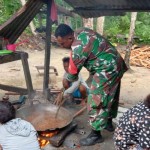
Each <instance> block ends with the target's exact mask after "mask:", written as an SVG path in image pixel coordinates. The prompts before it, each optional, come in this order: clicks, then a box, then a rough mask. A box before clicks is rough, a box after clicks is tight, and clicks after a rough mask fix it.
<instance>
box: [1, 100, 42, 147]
mask: <svg viewBox="0 0 150 150" xmlns="http://www.w3.org/2000/svg"><path fill="white" fill-rule="evenodd" d="M0 149H2V150H40V147H39V143H38V139H37V132H36V130H35V129H34V127H33V126H32V125H31V123H29V122H27V121H25V120H22V119H20V118H16V111H15V108H14V107H13V105H12V104H11V103H10V102H9V101H0Z"/></svg>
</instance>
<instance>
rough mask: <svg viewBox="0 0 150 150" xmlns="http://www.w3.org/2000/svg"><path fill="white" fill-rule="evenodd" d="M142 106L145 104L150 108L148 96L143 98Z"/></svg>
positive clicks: (149, 96)
mask: <svg viewBox="0 0 150 150" xmlns="http://www.w3.org/2000/svg"><path fill="white" fill-rule="evenodd" d="M144 104H145V105H146V106H147V107H148V108H150V94H149V95H148V96H147V97H146V98H145V100H144Z"/></svg>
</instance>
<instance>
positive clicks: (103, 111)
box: [55, 24, 127, 146]
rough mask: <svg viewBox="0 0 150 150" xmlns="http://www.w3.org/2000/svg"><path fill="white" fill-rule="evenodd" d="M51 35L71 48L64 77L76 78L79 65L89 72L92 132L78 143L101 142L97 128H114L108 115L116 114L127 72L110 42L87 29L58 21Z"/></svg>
mask: <svg viewBox="0 0 150 150" xmlns="http://www.w3.org/2000/svg"><path fill="white" fill-rule="evenodd" d="M55 37H56V39H57V42H58V44H59V45H60V46H62V47H64V48H68V49H71V55H70V63H69V74H68V76H67V79H68V80H69V81H70V82H73V81H75V80H77V79H78V74H79V72H80V70H81V69H82V67H83V66H84V67H85V68H86V69H87V70H88V71H89V72H90V73H91V74H92V75H93V79H92V83H91V87H90V90H89V95H88V102H87V109H88V115H89V123H90V125H91V129H92V131H91V133H90V134H89V135H88V136H87V137H86V138H84V139H81V140H80V144H81V145H87V146H88V145H94V144H96V143H100V142H103V138H102V135H101V130H103V129H104V128H105V129H107V130H108V131H114V127H113V125H112V118H115V117H116V116H117V110H118V103H119V93H120V82H121V78H122V76H123V74H124V73H125V72H126V71H127V67H126V65H125V62H124V60H123V59H122V57H121V56H120V54H119V53H118V52H117V50H116V49H115V47H114V46H113V45H111V44H110V43H109V42H108V41H107V40H106V39H105V38H104V37H102V36H101V35H100V34H98V33H96V32H94V31H93V30H91V29H88V28H82V29H79V30H77V31H73V30H72V29H71V28H70V27H69V26H68V25H66V24H60V25H59V26H58V27H57V29H56V31H55Z"/></svg>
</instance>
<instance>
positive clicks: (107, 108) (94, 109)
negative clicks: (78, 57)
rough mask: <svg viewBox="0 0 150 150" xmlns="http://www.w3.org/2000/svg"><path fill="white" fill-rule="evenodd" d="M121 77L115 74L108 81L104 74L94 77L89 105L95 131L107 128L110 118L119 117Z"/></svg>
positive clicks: (90, 120)
mask: <svg viewBox="0 0 150 150" xmlns="http://www.w3.org/2000/svg"><path fill="white" fill-rule="evenodd" d="M121 77H122V76H118V75H115V74H114V75H113V76H112V77H111V78H110V79H109V80H108V78H105V76H104V75H103V74H95V75H94V76H93V80H92V84H91V89H90V93H89V95H88V103H87V109H88V115H89V123H90V125H91V127H92V129H93V130H96V131H101V130H102V129H104V128H105V127H106V126H107V121H108V118H115V117H116V116H117V111H118V104H119V95H120V83H121Z"/></svg>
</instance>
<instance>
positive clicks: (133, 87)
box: [0, 47, 150, 150]
mask: <svg viewBox="0 0 150 150" xmlns="http://www.w3.org/2000/svg"><path fill="white" fill-rule="evenodd" d="M26 52H28V54H29V59H28V61H29V67H30V72H31V76H32V82H33V87H34V89H35V90H36V89H42V87H43V76H40V75H39V74H38V72H37V70H36V68H35V66H37V65H44V51H38V50H26ZM69 54H70V51H68V50H64V49H60V48H55V47H52V50H51V62H50V65H51V66H54V67H56V68H57V71H58V74H59V76H54V75H50V78H51V85H53V86H57V87H58V88H61V87H62V85H61V80H62V76H63V72H64V70H63V66H62V58H63V57H65V56H69ZM131 69H132V73H131V72H127V73H125V75H124V77H123V79H122V83H121V95H120V101H121V102H122V103H123V107H131V106H132V105H135V104H136V103H137V102H138V101H141V100H143V98H144V97H145V96H146V95H147V94H149V93H150V86H149V85H150V70H149V69H146V68H143V67H133V66H132V67H131ZM81 74H82V76H83V77H84V79H85V80H86V79H87V78H88V72H87V71H86V69H84V68H83V69H82V71H81ZM0 77H1V79H0V82H1V84H6V85H7V84H8V85H14V86H20V87H26V84H25V80H24V74H23V68H22V64H21V61H15V62H11V63H7V64H1V67H0ZM5 92H6V91H2V90H0V99H1V98H2V97H3V96H4V93H5ZM86 117H87V116H86V113H85V115H81V116H80V117H79V118H78V119H77V122H78V124H79V126H80V125H83V126H84V127H85V128H86V131H87V133H86V134H85V135H82V136H80V135H78V136H80V137H84V136H86V135H87V134H88V133H89V132H90V130H89V127H88V125H87V122H86V120H87V119H86ZM83 118H84V119H83ZM102 134H103V135H104V139H105V142H104V143H103V144H96V145H95V146H90V147H82V148H77V149H82V150H84V149H89V150H91V149H93V150H99V149H100V150H108V149H110V150H114V149H115V148H114V145H113V140H112V137H113V133H107V132H106V131H103V133H102ZM72 136H73V135H72ZM75 136H76V135H75ZM50 149H54V148H50ZM59 149H61V148H59ZM68 149H69V148H67V149H66V150H68Z"/></svg>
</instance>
